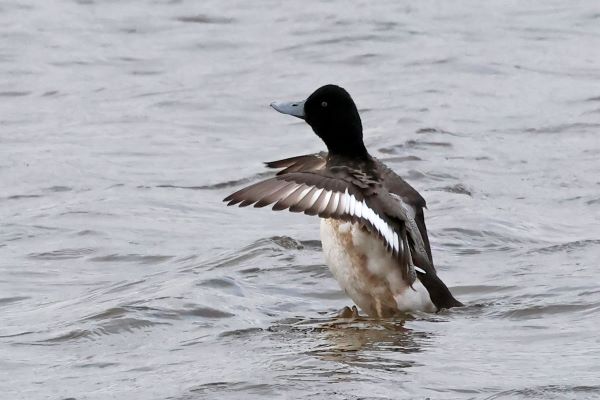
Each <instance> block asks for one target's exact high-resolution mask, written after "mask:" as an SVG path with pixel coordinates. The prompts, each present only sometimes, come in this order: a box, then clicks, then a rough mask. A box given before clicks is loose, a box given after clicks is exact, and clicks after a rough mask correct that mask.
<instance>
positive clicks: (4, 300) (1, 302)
mask: <svg viewBox="0 0 600 400" xmlns="http://www.w3.org/2000/svg"><path fill="white" fill-rule="evenodd" d="M30 298H31V297H27V296H14V297H0V307H3V306H5V305H8V304H12V303H18V302H20V301H23V300H28V299H30Z"/></svg>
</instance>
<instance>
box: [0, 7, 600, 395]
mask: <svg viewBox="0 0 600 400" xmlns="http://www.w3.org/2000/svg"><path fill="white" fill-rule="evenodd" d="M599 49H600V6H599V4H598V2H597V1H596V0H582V1H577V2H564V1H533V2H518V1H487V2H480V1H462V0H461V1H453V2H434V1H421V2H399V1H391V0H390V1H381V2H376V3H375V2H367V1H355V2H345V1H341V0H332V1H327V2H317V1H314V2H308V1H296V2H286V3H284V2H279V1H256V2H252V1H239V0H234V1H229V2H222V1H216V0H210V1H202V2H199V1H192V0H185V1H175V0H174V1H100V0H80V1H67V0H48V1H33V0H24V1H16V0H13V1H4V0H0V354H1V355H0V398H2V399H78V400H80V399H109V398H118V399H173V400H175V399H182V400H183V399H249V398H256V399H263V398H274V399H279V398H281V399H299V398H311V399H423V398H431V399H518V398H520V399H532V398H533V399H588V398H600V335H599V334H598V328H599V326H600V285H599V282H600V266H599V264H598V263H599V259H600V50H599ZM326 83H337V84H339V85H341V86H343V87H345V88H346V89H347V90H348V91H349V92H350V93H351V94H352V95H353V97H354V99H355V100H356V103H357V104H358V106H359V109H360V111H361V114H362V117H363V125H364V126H365V140H366V144H367V146H368V148H369V149H370V151H371V153H372V154H373V155H375V156H377V157H379V158H381V159H383V160H384V161H385V162H386V163H388V165H390V166H391V167H393V168H394V169H395V170H396V171H397V172H398V173H399V174H400V175H402V176H404V177H405V178H406V179H407V180H408V181H409V182H410V183H411V184H413V186H415V187H416V188H417V189H418V190H419V191H420V192H421V193H422V194H423V195H424V197H425V198H426V199H427V201H428V206H429V209H428V211H427V214H426V218H427V223H428V228H429V232H430V238H431V241H432V247H433V254H434V259H435V262H436V265H437V268H438V270H439V273H440V275H441V277H442V278H443V279H444V280H445V282H446V283H447V284H448V285H449V286H450V287H451V289H452V291H453V292H454V294H455V295H456V297H457V298H458V299H460V300H461V301H463V302H464V303H465V304H466V307H464V308H461V309H454V310H452V311H444V312H441V313H438V314H415V315H413V316H412V317H410V318H407V319H406V320H404V321H402V320H397V321H383V322H377V321H370V320H366V319H365V320H361V321H356V322H353V323H351V322H347V323H342V322H341V321H336V319H335V318H334V316H335V314H336V313H337V311H338V310H340V309H341V308H343V307H344V306H346V305H351V302H350V300H349V299H348V298H346V296H345V295H344V294H343V293H342V292H341V291H340V289H339V288H338V285H337V283H336V282H335V281H334V280H333V278H332V277H331V275H330V273H329V271H328V270H327V268H326V266H325V265H324V261H323V258H322V254H321V249H320V242H319V240H318V225H319V224H318V220H317V219H316V218H312V217H308V216H304V215H296V214H291V213H281V212H280V213H273V212H271V211H270V210H268V209H263V210H255V209H238V208H227V207H225V206H224V204H223V203H222V202H221V199H222V198H223V197H225V196H226V195H227V194H229V193H230V192H232V191H234V190H236V189H237V188H239V187H241V186H242V185H243V184H247V183H248V182H252V181H255V180H258V179H259V178H263V177H265V176H268V174H270V173H272V172H269V171H267V170H266V169H265V168H264V167H263V165H262V162H263V161H269V160H274V159H279V158H284V157H289V156H293V155H298V154H305V153H309V152H315V151H320V150H322V149H323V145H322V144H321V143H320V141H319V139H318V138H317V137H316V136H315V135H314V134H313V133H312V132H311V130H310V128H309V127H308V126H307V125H305V124H304V123H303V122H302V121H299V120H295V119H294V118H291V117H286V116H283V115H281V114H278V113H276V112H274V111H273V110H271V109H269V107H268V104H269V103H270V102H271V101H274V100H295V99H302V98H305V97H306V96H307V95H308V94H310V93H311V92H312V91H313V90H314V89H316V88H317V87H318V86H320V85H322V84H326Z"/></svg>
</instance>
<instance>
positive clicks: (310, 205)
mask: <svg viewBox="0 0 600 400" xmlns="http://www.w3.org/2000/svg"><path fill="white" fill-rule="evenodd" d="M323 190H325V189H319V190H317V191H316V192H315V193H313V195H312V197H311V198H310V202H309V203H308V207H309V208H310V207H312V206H313V205H314V204H315V201H317V199H318V198H319V196H320V195H321V193H323Z"/></svg>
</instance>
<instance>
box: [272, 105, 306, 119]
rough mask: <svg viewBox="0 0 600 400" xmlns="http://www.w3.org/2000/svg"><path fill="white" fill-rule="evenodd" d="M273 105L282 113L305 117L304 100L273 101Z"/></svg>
mask: <svg viewBox="0 0 600 400" xmlns="http://www.w3.org/2000/svg"><path fill="white" fill-rule="evenodd" d="M271 107H273V108H274V109H275V110H277V111H279V112H280V113H282V114H289V115H293V116H294V117H298V118H302V119H304V101H290V102H283V103H271Z"/></svg>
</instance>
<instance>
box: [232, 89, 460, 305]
mask: <svg viewBox="0 0 600 400" xmlns="http://www.w3.org/2000/svg"><path fill="white" fill-rule="evenodd" d="M274 108H276V109H277V110H278V111H281V112H284V113H288V114H291V115H294V116H297V117H300V118H303V119H305V120H306V121H307V122H308V123H309V124H310V125H311V126H312V127H313V130H314V131H315V132H316V133H317V135H319V136H320V137H321V138H322V139H323V140H324V141H325V143H326V144H327V147H328V149H329V153H318V154H309V155H304V156H298V157H292V158H288V159H284V160H279V161H274V162H271V163H267V166H269V167H272V168H283V169H282V170H281V171H279V173H278V174H277V175H276V176H275V177H274V178H271V179H267V180H265V181H262V182H258V183H256V184H254V185H251V186H249V187H246V188H244V189H242V190H239V191H238V192H236V193H233V194H232V195H230V196H228V197H227V198H226V199H225V201H229V205H232V204H238V203H239V204H240V206H247V205H250V204H254V206H255V207H264V206H266V205H268V204H273V203H275V205H274V206H273V209H274V210H283V209H289V210H290V211H294V212H304V213H305V214H308V215H318V216H319V217H321V218H322V219H321V241H322V243H323V251H324V253H325V258H326V261H327V264H328V266H329V268H330V270H331V272H332V274H333V275H334V277H335V278H336V280H337V281H338V282H339V283H340V286H341V287H342V289H344V291H345V292H346V293H347V294H348V296H350V298H352V300H353V301H354V302H355V303H356V304H357V305H358V306H359V307H360V308H361V309H362V310H363V311H365V312H366V313H367V314H369V315H370V316H373V317H388V316H393V315H395V314H397V313H400V312H405V311H429V312H433V311H436V310H439V309H441V308H450V307H454V306H459V305H461V304H460V302H458V301H457V300H456V299H454V297H453V296H452V294H451V293H450V291H449V290H448V288H447V287H446V285H444V283H443V282H442V281H441V280H440V279H439V278H438V277H437V273H436V271H435V268H434V267H433V261H432V257H431V249H430V246H429V240H428V237H427V229H426V228H425V221H424V215H423V208H424V207H425V200H424V199H423V197H421V195H419V193H418V192H417V191H416V190H415V189H414V188H412V187H411V186H410V185H409V184H408V183H406V182H405V181H404V180H403V179H402V178H400V177H399V176H398V175H396V174H395V173H394V172H393V171H392V170H391V169H389V168H388V167H386V166H385V165H384V164H383V163H381V162H380V161H379V160H377V159H375V158H373V157H371V156H370V155H369V154H368V152H367V150H366V148H365V147H364V144H363V142H362V125H361V123H360V117H359V116H358V111H356V106H355V105H354V102H353V101H352V99H351V98H350V96H349V95H348V94H347V92H346V91H344V90H343V89H341V88H339V87H337V86H333V85H327V86H324V87H322V88H320V89H318V90H317V91H316V92H315V93H313V94H312V95H311V96H310V97H309V98H308V99H307V100H306V102H298V103H287V104H283V105H275V106H274Z"/></svg>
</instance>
